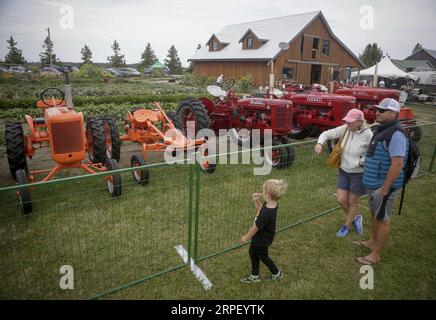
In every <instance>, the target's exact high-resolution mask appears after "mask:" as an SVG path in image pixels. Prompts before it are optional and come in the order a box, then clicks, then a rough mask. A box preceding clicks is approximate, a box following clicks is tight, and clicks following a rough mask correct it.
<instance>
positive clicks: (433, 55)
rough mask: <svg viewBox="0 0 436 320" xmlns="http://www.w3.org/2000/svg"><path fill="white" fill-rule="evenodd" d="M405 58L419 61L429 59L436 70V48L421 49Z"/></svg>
mask: <svg viewBox="0 0 436 320" xmlns="http://www.w3.org/2000/svg"><path fill="white" fill-rule="evenodd" d="M405 60H419V61H428V62H429V63H430V64H431V65H432V67H433V70H436V50H430V49H424V48H423V49H421V50H419V51H417V52H415V53H414V54H412V55H410V56H409V57H407V58H406V59H405Z"/></svg>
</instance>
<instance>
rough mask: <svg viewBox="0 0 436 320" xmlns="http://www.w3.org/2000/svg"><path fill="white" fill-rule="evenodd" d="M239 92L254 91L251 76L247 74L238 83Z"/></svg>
mask: <svg viewBox="0 0 436 320" xmlns="http://www.w3.org/2000/svg"><path fill="white" fill-rule="evenodd" d="M237 86H238V91H241V92H244V93H249V92H250V91H251V89H253V77H252V76H251V74H247V75H245V76H243V77H242V78H241V80H239V81H238V84H237Z"/></svg>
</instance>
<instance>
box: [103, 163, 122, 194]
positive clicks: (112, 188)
mask: <svg viewBox="0 0 436 320" xmlns="http://www.w3.org/2000/svg"><path fill="white" fill-rule="evenodd" d="M106 167H107V171H114V170H118V169H119V168H120V167H119V166H118V162H117V161H116V160H115V159H108V160H107V163H106ZM107 178H108V180H106V184H107V191H109V194H110V195H111V197H119V196H120V195H121V174H120V173H114V174H113V175H111V176H108V177H107Z"/></svg>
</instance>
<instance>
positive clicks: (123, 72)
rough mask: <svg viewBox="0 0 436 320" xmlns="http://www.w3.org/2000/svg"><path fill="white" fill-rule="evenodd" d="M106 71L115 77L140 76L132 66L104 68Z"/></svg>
mask: <svg viewBox="0 0 436 320" xmlns="http://www.w3.org/2000/svg"><path fill="white" fill-rule="evenodd" d="M106 70H107V71H108V72H110V73H111V74H113V75H114V76H116V77H120V78H124V77H140V76H141V73H140V72H139V71H138V70H136V69H134V68H109V69H106Z"/></svg>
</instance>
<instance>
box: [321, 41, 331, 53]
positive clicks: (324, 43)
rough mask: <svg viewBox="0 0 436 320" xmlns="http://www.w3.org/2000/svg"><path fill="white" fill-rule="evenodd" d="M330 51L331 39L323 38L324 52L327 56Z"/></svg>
mask: <svg viewBox="0 0 436 320" xmlns="http://www.w3.org/2000/svg"><path fill="white" fill-rule="evenodd" d="M329 52H330V41H329V40H323V41H322V54H323V55H325V56H328V55H329Z"/></svg>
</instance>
